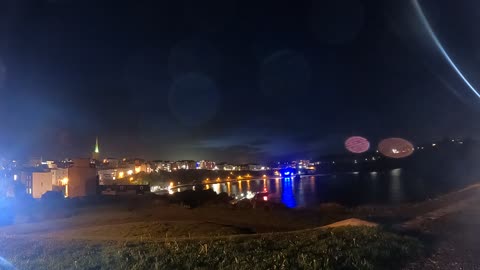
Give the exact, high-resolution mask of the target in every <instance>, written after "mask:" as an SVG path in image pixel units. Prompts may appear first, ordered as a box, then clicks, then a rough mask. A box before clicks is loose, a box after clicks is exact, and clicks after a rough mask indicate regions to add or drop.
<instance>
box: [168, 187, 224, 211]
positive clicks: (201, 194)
mask: <svg viewBox="0 0 480 270" xmlns="http://www.w3.org/2000/svg"><path fill="white" fill-rule="evenodd" d="M232 199H233V198H231V197H230V196H228V194H226V193H220V194H218V195H217V193H215V192H214V191H213V190H211V189H207V190H186V191H182V192H177V193H175V194H173V196H172V200H173V202H174V203H180V204H182V205H184V206H186V207H189V208H195V207H199V206H201V205H204V204H207V203H223V204H226V203H228V202H229V201H231V200H232Z"/></svg>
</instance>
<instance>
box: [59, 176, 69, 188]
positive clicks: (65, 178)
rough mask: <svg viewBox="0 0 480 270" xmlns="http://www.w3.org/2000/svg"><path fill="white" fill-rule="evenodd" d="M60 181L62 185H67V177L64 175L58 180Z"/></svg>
mask: <svg viewBox="0 0 480 270" xmlns="http://www.w3.org/2000/svg"><path fill="white" fill-rule="evenodd" d="M60 182H61V183H62V186H66V185H68V178H67V177H64V178H63V179H62V180H60Z"/></svg>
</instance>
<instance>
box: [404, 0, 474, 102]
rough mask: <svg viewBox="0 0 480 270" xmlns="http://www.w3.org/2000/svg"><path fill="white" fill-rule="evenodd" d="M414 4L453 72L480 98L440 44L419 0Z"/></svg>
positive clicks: (415, 0) (414, 1) (413, 0)
mask: <svg viewBox="0 0 480 270" xmlns="http://www.w3.org/2000/svg"><path fill="white" fill-rule="evenodd" d="M412 3H413V6H414V8H415V11H416V12H417V14H418V16H419V17H420V20H421V22H422V24H423V25H424V26H425V29H426V30H427V32H428V34H429V35H430V37H431V38H432V40H433V42H434V43H435V45H436V46H437V48H438V49H439V50H440V52H441V53H442V54H443V56H444V58H445V60H447V62H448V63H449V64H450V66H451V67H452V68H453V70H455V72H456V73H457V75H458V76H459V77H460V78H461V79H462V80H463V81H464V82H465V84H466V85H467V86H468V88H470V90H472V92H473V93H474V94H475V95H476V96H477V97H479V98H480V94H479V93H478V91H477V90H476V89H475V88H474V87H473V86H472V84H470V82H469V81H468V80H467V78H466V77H465V76H464V75H463V73H462V72H461V71H460V69H459V68H458V67H457V65H455V63H454V62H453V60H452V58H450V56H449V55H448V53H447V51H446V50H445V48H444V47H443V45H442V43H440V40H438V37H437V35H436V34H435V32H434V31H433V29H432V27H431V26H430V23H429V22H428V19H427V17H426V16H425V14H424V13H423V10H422V7H421V6H420V4H419V3H418V0H412Z"/></svg>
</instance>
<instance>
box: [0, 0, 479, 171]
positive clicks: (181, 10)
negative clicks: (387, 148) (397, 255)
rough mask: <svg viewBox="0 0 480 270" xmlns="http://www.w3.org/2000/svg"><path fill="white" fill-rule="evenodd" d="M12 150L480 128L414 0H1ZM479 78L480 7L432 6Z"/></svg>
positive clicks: (233, 150)
mask: <svg viewBox="0 0 480 270" xmlns="http://www.w3.org/2000/svg"><path fill="white" fill-rule="evenodd" d="M0 3H1V4H0V91H1V98H0V117H1V121H0V155H1V156H4V157H28V156H40V155H42V156H44V157H46V158H61V157H65V156H69V157H74V156H89V155H90V153H91V151H92V150H93V144H94V142H95V136H97V135H98V136H99V140H100V151H101V153H102V155H105V156H114V157H124V156H131V157H133V156H136V157H144V158H148V159H171V160H174V159H197V160H198V159H213V160H217V161H231V162H249V161H252V162H253V161H268V160H276V159H286V158H292V159H293V158H315V157H319V156H322V155H326V154H330V153H343V152H345V151H346V150H345V149H344V148H343V142H344V141H345V139H346V138H348V137H349V136H352V135H359V136H364V137H366V138H368V139H369V140H370V141H371V143H372V145H373V146H375V145H377V144H378V142H379V140H380V139H382V138H387V137H402V138H405V139H408V140H410V141H411V142H412V143H414V144H418V143H423V142H428V141H431V140H435V139H440V138H443V137H445V136H462V137H463V136H469V137H473V138H477V137H478V135H480V128H479V127H480V125H479V124H478V120H477V119H478V116H479V111H478V109H477V108H480V107H479V106H480V100H479V98H478V97H476V96H475V95H474V94H473V92H472V91H471V90H470V89H468V87H467V86H466V84H465V83H464V82H463V81H462V80H461V79H460V77H459V76H458V75H457V74H456V73H455V72H454V70H453V69H452V68H451V66H450V65H449V64H448V63H447V61H445V59H444V57H443V56H442V54H441V53H440V51H439V50H438V48H437V47H436V46H435V44H434V43H433V41H432V39H431V37H430V36H429V35H428V32H427V31H426V30H425V26H424V25H423V24H422V23H421V21H420V20H419V17H418V15H417V14H416V13H415V10H414V8H413V5H412V2H411V1H410V0H408V1H407V0H405V1H393V0H392V1H385V0H379V1H374V0H368V1H361V0H348V1H347V0H331V1H313V0H312V1H284V0H275V1H229V0H216V1H198V0H190V1H187V0H175V1H160V0H155V1H141V0H138V1H122V0H115V1H101V0H95V1H93V0H37V1H26V0H2V1H0ZM419 3H420V5H421V6H422V8H423V11H424V12H425V15H426V16H427V17H428V21H429V22H430V24H431V26H432V28H433V29H434V31H435V32H436V33H437V35H438V38H439V40H440V41H441V42H442V44H443V46H444V47H445V49H446V50H447V51H448V52H449V54H450V56H451V57H452V59H453V61H454V62H455V63H456V64H457V65H458V66H459V68H460V70H461V71H462V72H463V74H464V75H465V76H466V78H468V80H469V81H470V82H471V83H472V85H473V86H474V87H475V86H478V87H479V88H480V79H478V76H477V74H479V72H480V65H479V61H480V49H479V48H480V35H479V31H480V30H479V28H478V27H476V25H478V22H479V20H478V19H479V16H480V3H476V1H467V0H465V1H451V0H443V1H438V0H420V1H419Z"/></svg>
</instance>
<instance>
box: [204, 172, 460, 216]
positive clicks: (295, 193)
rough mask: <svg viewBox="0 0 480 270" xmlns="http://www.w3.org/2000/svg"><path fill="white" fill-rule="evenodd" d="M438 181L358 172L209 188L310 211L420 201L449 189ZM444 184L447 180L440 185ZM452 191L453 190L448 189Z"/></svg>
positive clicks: (386, 173) (277, 179)
mask: <svg viewBox="0 0 480 270" xmlns="http://www.w3.org/2000/svg"><path fill="white" fill-rule="evenodd" d="M438 180H439V179H438V177H433V176H428V175H419V174H411V173H408V172H407V171H405V170H404V169H395V170H390V171H385V172H359V173H355V174H354V173H344V174H336V175H323V176H302V177H301V178H300V179H299V178H274V179H271V178H270V179H255V180H241V181H238V182H229V183H216V184H211V185H206V188H212V189H213V190H214V191H215V192H216V193H220V192H226V193H228V194H230V195H232V196H234V197H235V196H237V197H238V198H240V195H241V194H243V195H244V196H245V194H247V192H255V193H256V192H262V191H264V190H266V191H268V193H269V194H270V195H269V199H270V200H271V201H276V202H282V203H283V204H285V205H286V206H287V207H291V208H294V207H308V206H315V205H318V204H320V203H325V202H337V203H341V204H345V205H350V206H354V205H359V204H376V203H381V204H384V203H387V204H397V203H402V202H411V201H420V200H424V199H426V198H430V197H432V196H434V195H436V194H438V193H441V192H445V190H446V189H447V188H446V185H445V184H439V182H438ZM440 182H441V183H445V181H444V180H442V181H440ZM449 188H451V187H449Z"/></svg>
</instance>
